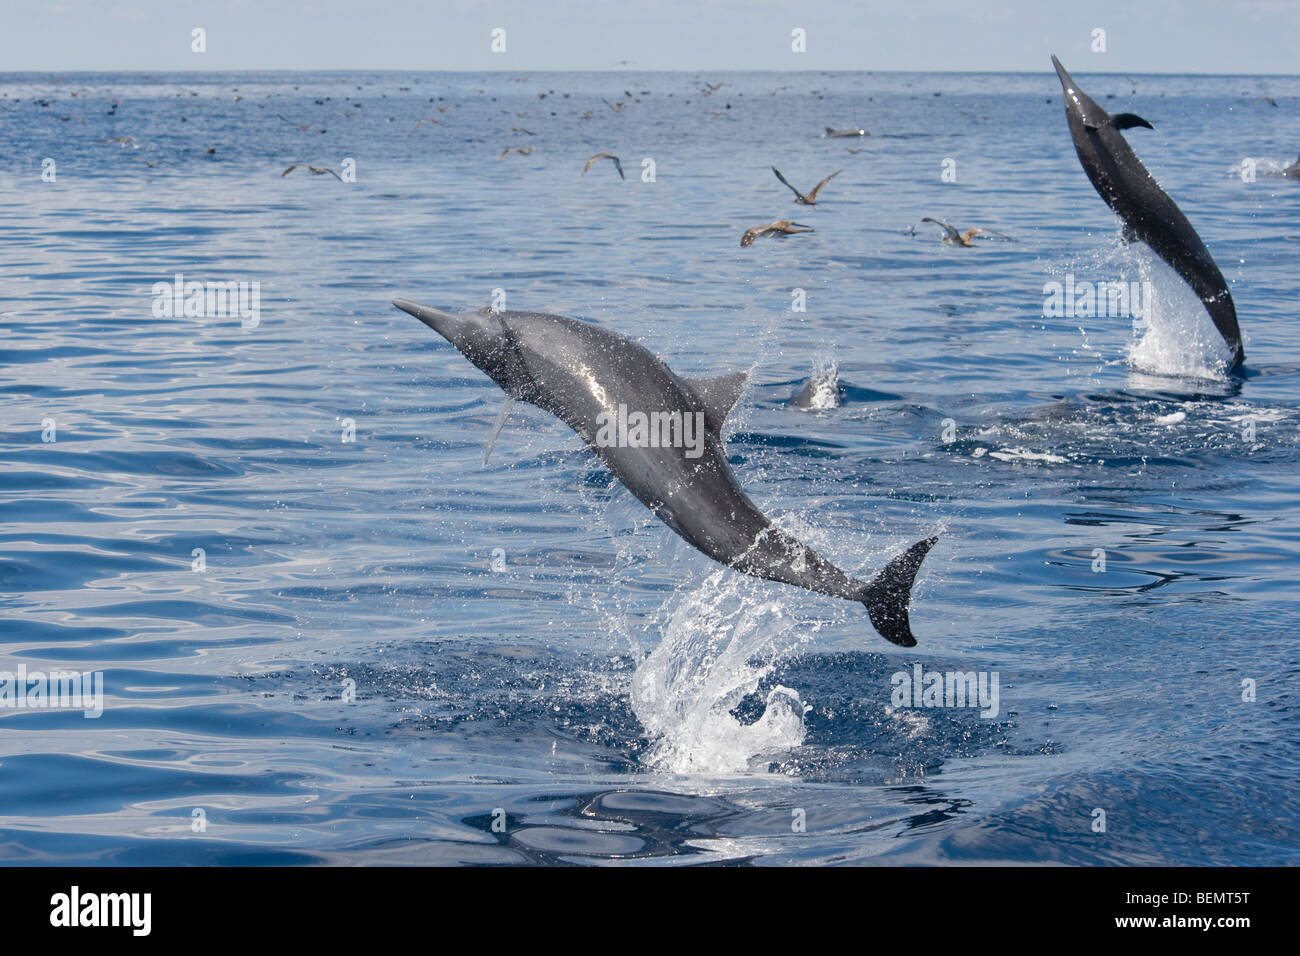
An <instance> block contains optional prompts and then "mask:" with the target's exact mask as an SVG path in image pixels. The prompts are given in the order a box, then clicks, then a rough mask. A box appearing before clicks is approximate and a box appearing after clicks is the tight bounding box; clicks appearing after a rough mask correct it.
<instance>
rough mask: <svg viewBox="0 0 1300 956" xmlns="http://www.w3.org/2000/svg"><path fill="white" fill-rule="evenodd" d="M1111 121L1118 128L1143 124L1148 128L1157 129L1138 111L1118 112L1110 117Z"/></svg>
mask: <svg viewBox="0 0 1300 956" xmlns="http://www.w3.org/2000/svg"><path fill="white" fill-rule="evenodd" d="M1110 121H1111V123H1113V124H1114V125H1115V128H1116V129H1132V128H1133V127H1134V126H1142V127H1145V128H1146V129H1155V127H1154V126H1152V125H1151V124H1150V123H1148V122H1147V121H1146V120H1144V119H1143V118H1142V117H1140V116H1138V115H1137V114H1136V113H1116V114H1115V115H1114V116H1112V117H1111V118H1110Z"/></svg>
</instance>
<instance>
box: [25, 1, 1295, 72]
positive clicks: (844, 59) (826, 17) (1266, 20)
mask: <svg viewBox="0 0 1300 956" xmlns="http://www.w3.org/2000/svg"><path fill="white" fill-rule="evenodd" d="M196 29H201V30H203V31H204V38H205V41H206V50H205V51H204V52H201V53H200V52H195V51H194V50H193V49H192V46H193V39H192V36H193V31H194V30H196ZM496 29H500V30H504V31H505V33H504V47H505V49H504V51H503V52H494V51H493V49H492V44H493V36H492V33H493V31H494V30H496ZM796 29H798V30H803V31H804V33H805V36H806V41H805V47H806V49H805V50H804V52H795V51H794V50H792V48H791V47H792V43H793V40H792V31H794V30H796ZM1096 30H1104V31H1105V34H1104V41H1105V49H1104V51H1101V50H1094V49H1093V48H1094V46H1095V45H1097V43H1096V41H1095V40H1094V31H1096ZM1297 40H1300V0H1088V2H1081V3H1069V2H1064V0H1037V2H1034V0H1014V2H997V0H889V2H882V0H838V2H829V0H794V2H786V0H599V2H594V0H568V2H558V0H477V2H474V0H452V2H449V0H370V2H362V0H299V2H286V0H224V2H220V0H0V72H10V71H20V70H39V71H55V72H63V71H68V70H96V71H104V70H144V71H164V70H222V71H224V70H269V69H279V70H331V69H339V70H346V69H355V70H387V69H391V70H472V71H481V70H502V71H510V72H513V71H540V70H619V69H630V70H691V71H706V70H707V71H717V70H920V71H942V70H950V71H1022V72H1042V71H1043V70H1044V69H1045V65H1046V64H1047V60H1048V54H1049V53H1056V54H1058V55H1059V56H1061V58H1062V59H1063V60H1065V62H1067V63H1070V64H1071V65H1072V67H1073V68H1074V69H1075V70H1076V72H1087V73H1111V72H1113V73H1129V74H1131V73H1247V74H1295V73H1296V72H1297V69H1298V66H1300V56H1297V53H1296V41H1297ZM498 45H500V43H498ZM1076 64H1078V65H1077V66H1076ZM1085 64H1086V65H1085Z"/></svg>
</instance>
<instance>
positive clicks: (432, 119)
mask: <svg viewBox="0 0 1300 956" xmlns="http://www.w3.org/2000/svg"><path fill="white" fill-rule="evenodd" d="M529 79H530V77H529V76H522V77H519V78H517V80H516V81H517V82H520V83H524V82H527V81H528V80H529ZM725 85H726V84H725V83H708V82H704V83H703V86H702V87H700V88H699V90H698V94H697V95H698V96H700V97H701V98H704V97H710V96H712V95H714V94H715V93H717V92H718V91H719V90H720V89H722V87H724V86H725ZM788 88H789V87H777V88H775V89H773V90H772V91H771V95H773V96H775V95H777V94H778V93H780V92H781V91H782V90H784V89H788ZM357 89H358V90H360V89H361V87H360V86H358V87H357ZM410 89H411V87H407V86H403V87H399V90H401V91H403V92H406V91H409V90H410ZM234 92H235V96H234V98H235V99H236V100H239V99H242V98H243V96H242V95H240V94H239V93H238V88H234ZM479 92H480V93H481V92H483V91H479ZM554 92H555V91H554V90H551V91H546V92H538V93H537V97H538V99H539V100H544V99H545V98H546V97H547V96H548V95H550V94H554ZM813 92H814V94H816V93H817V91H813ZM1135 92H1136V91H1135ZM177 95H180V94H177ZM198 95H199V94H198V93H197V92H194V91H190V92H189V96H198ZM561 95H562V96H563V97H565V98H567V97H568V94H567V93H563V94H561ZM669 95H670V96H671V95H672V94H669ZM738 95H742V94H738ZM70 96H71V97H73V98H75V97H77V96H78V92H77V91H73V92H71V93H70ZM624 96H625V97H626V98H625V99H617V100H615V101H613V102H611V101H610V100H609V99H602V100H601V102H602V103H604V104H605V105H606V106H607V107H608V108H609V109H610V110H611V111H612V112H614V113H621V112H623V111H624V110H625V109H626V108H627V107H628V106H629V105H630V104H632V103H633V102H640V101H639V100H638V99H637V98H636V97H635V96H634V94H633V93H632V91H631V90H627V91H625V92H624ZM330 99H331V97H329V96H326V97H324V98H318V99H316V101H315V102H316V104H317V105H318V106H324V105H326V104H327V101H329V100H330ZM348 99H349V100H350V99H351V97H348ZM438 99H441V97H439V98H438ZM494 99H495V98H494ZM1256 99H1263V100H1267V101H1269V102H1270V103H1271V105H1273V106H1276V105H1277V103H1276V102H1275V101H1271V100H1269V98H1268V97H1257V98H1256ZM10 102H21V101H20V100H11V101H10ZM35 102H36V103H37V104H38V105H40V106H50V105H52V102H53V101H52V100H49V99H37V100H35ZM430 102H431V103H433V102H434V101H433V98H430ZM688 102H689V100H688ZM258 106H259V107H261V108H265V105H264V104H258ZM351 106H352V107H354V108H356V109H360V108H361V107H362V103H360V102H352V103H351ZM118 107H119V101H118V100H114V101H113V102H112V104H111V106H110V107H109V111H108V115H110V116H115V115H116V114H117V110H118ZM459 108H460V104H459V103H449V104H442V105H438V104H436V103H435V104H434V106H433V107H432V109H433V110H436V112H437V113H438V114H439V115H438V116H432V115H431V116H426V117H423V118H421V119H419V120H418V121H417V122H416V123H415V128H416V129H419V128H420V127H421V126H424V125H426V124H437V123H439V122H440V121H441V120H442V119H443V118H444V117H445V114H447V113H448V112H450V111H452V110H456V109H459ZM726 108H727V109H730V108H731V104H730V103H727V104H726ZM713 112H714V113H715V114H718V115H722V114H723V112H724V111H722V110H714V111H713ZM337 115H340V116H343V117H345V118H346V117H350V116H352V115H354V114H353V113H351V112H346V113H342V114H337ZM514 115H515V116H516V117H517V118H524V117H526V116H527V115H528V113H527V112H516V113H515V114H514ZM551 115H556V114H555V113H554V112H552V114H551ZM274 116H275V117H276V118H277V119H279V120H280V121H281V122H283V123H285V124H287V125H290V126H293V127H294V128H295V129H297V130H298V131H299V132H302V133H313V132H314V133H321V134H323V133H326V132H327V128H326V127H325V126H324V125H323V124H318V123H302V122H298V121H296V120H293V119H290V118H289V117H287V116H285V115H284V114H283V113H279V112H277V113H275V114H274ZM591 117H592V113H591V111H590V110H588V111H586V112H584V113H582V114H581V118H583V119H589V118H591ZM59 118H60V119H62V120H65V121H68V120H71V119H78V120H79V121H80V122H81V123H83V124H84V123H85V119H84V117H76V116H61V117H59ZM185 119H186V117H184V116H182V117H181V120H182V121H184V120H185ZM393 120H394V118H393V117H389V122H393ZM510 129H511V132H512V133H521V134H524V135H528V136H535V135H536V134H535V133H534V132H533V131H531V130H529V129H526V128H524V127H522V126H512V127H511V128H510ZM821 135H822V138H825V139H858V140H861V139H865V138H866V137H867V136H869V135H870V133H868V132H867V130H866V129H864V128H862V127H858V126H851V127H847V128H836V127H833V126H826V127H825V128H824V132H823V133H822V134H821ZM101 142H103V143H106V144H116V145H118V146H121V147H122V148H124V149H125V148H131V149H139V148H140V146H141V144H140V143H139V142H137V141H136V139H135V138H134V137H132V136H115V137H109V138H106V139H104V140H102V141H101ZM534 150H535V147H533V146H516V145H507V146H505V148H503V149H502V150H501V153H500V158H501V159H505V158H506V157H507V156H509V155H510V154H512V153H514V154H517V155H520V156H530V155H532V153H533V152H534ZM206 152H207V154H208V155H213V154H215V153H216V147H215V146H213V147H210V148H208V149H207V150H206ZM849 152H850V153H857V152H861V147H858V148H850V150H849ZM601 160H608V161H609V163H610V164H611V165H612V166H613V168H614V170H615V171H616V172H617V173H618V176H619V178H620V179H623V180H626V179H627V176H626V173H625V170H624V168H623V163H622V160H621V159H620V158H619V157H618V156H617V155H616V154H614V153H612V152H608V151H601V152H598V153H595V154H593V155H592V156H591V157H590V158H588V159H587V161H586V163H585V164H584V165H583V167H582V175H584V176H585V175H586V174H587V173H588V172H590V171H591V169H592V168H593V167H594V166H595V165H596V164H597V163H599V162H600V161H601ZM145 165H146V166H150V167H152V166H154V165H155V162H153V161H148V160H146V161H145ZM299 169H304V170H306V171H307V173H308V174H309V175H310V176H333V177H334V178H335V179H337V180H339V181H340V182H344V181H345V180H344V178H343V176H342V175H340V174H339V172H338V171H337V170H335V169H333V168H331V167H330V166H327V165H318V164H315V163H310V162H304V161H299V162H294V163H291V164H290V165H289V166H288V167H286V168H285V169H284V170H283V172H281V174H280V175H281V177H285V176H288V175H289V174H290V173H292V172H294V171H295V170H299ZM771 169H772V172H773V174H774V175H775V176H776V178H777V180H778V181H780V182H781V184H782V185H784V186H785V187H786V188H787V189H789V190H790V191H791V192H792V193H793V194H794V201H795V203H796V204H798V205H801V206H815V205H817V203H818V201H819V196H820V194H821V192H822V190H823V189H824V188H825V187H826V186H827V185H828V184H829V183H830V182H831V181H832V180H833V179H835V177H837V176H839V175H840V174H841V173H842V172H843V171H844V170H843V169H837V170H835V171H834V172H832V173H831V174H830V175H828V176H826V177H825V178H824V179H822V180H821V181H820V182H818V183H817V184H816V185H815V186H813V187H812V189H810V190H808V191H807V192H803V191H801V190H799V189H798V188H797V187H795V186H794V185H793V184H792V183H791V182H790V181H789V180H788V179H786V177H785V176H784V175H783V174H782V173H781V171H780V170H779V169H777V168H776V167H775V166H772V167H771ZM1278 175H1281V176H1283V177H1286V178H1290V179H1295V180H1300V158H1297V160H1296V162H1295V163H1294V164H1293V165H1291V166H1288V167H1286V168H1284V169H1282V170H1281V171H1280V172H1279V173H1278ZM920 222H921V223H929V224H932V225H935V226H937V227H938V228H939V229H940V230H941V234H940V236H939V240H940V241H941V242H942V243H944V244H946V245H950V246H954V247H971V246H974V245H975V244H976V242H975V240H976V239H979V238H988V239H1002V240H1008V241H1011V237H1010V236H1007V235H1005V234H1003V233H1000V232H996V231H994V230H991V229H985V228H982V227H973V228H966V229H961V228H958V227H957V226H954V225H952V224H950V223H948V222H945V221H944V220H942V219H938V218H934V217H931V216H926V217H924V218H922V219H921V221H920ZM918 225H919V224H918ZM814 231H815V230H814V229H813V227H812V226H809V225H806V224H804V223H800V222H796V221H795V220H793V219H788V218H784V217H781V218H776V219H774V220H773V221H771V222H768V223H764V224H761V225H757V226H753V227H750V228H748V229H746V230H745V231H744V232H743V234H742V235H741V238H740V245H741V247H742V248H743V247H748V246H751V245H753V244H754V242H755V241H756V240H758V239H760V238H765V237H777V236H790V235H799V234H803V233H810V232H814ZM916 233H917V226H915V225H914V226H912V227H911V229H910V234H911V235H916Z"/></svg>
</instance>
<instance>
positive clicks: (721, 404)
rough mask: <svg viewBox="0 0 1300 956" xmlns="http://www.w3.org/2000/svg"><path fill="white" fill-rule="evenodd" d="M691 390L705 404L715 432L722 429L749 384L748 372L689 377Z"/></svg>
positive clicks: (709, 420)
mask: <svg viewBox="0 0 1300 956" xmlns="http://www.w3.org/2000/svg"><path fill="white" fill-rule="evenodd" d="M686 381H687V384H688V385H690V387H691V391H692V392H694V393H695V395H696V397H697V398H699V400H700V404H701V405H703V406H704V417H705V419H706V421H707V422H708V424H709V427H710V428H712V429H713V430H714V431H715V432H720V431H722V423H723V422H725V421H726V420H727V416H728V415H729V414H731V410H732V409H733V408H735V407H736V402H738V401H740V396H741V395H742V394H744V391H745V386H746V385H748V384H749V373H748V372H732V373H731V374H730V375H715V376H714V377H713V378H691V379H687V380H686Z"/></svg>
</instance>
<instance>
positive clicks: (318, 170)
mask: <svg viewBox="0 0 1300 956" xmlns="http://www.w3.org/2000/svg"><path fill="white" fill-rule="evenodd" d="M299 167H301V168H303V169H305V170H307V172H309V173H311V174H312V175H313V176H324V175H325V174H326V173H329V174H330V175H331V176H333V177H334V178H335V179H337V180H338V181H339V182H343V177H342V176H340V175H339V174H338V173H336V172H334V170H332V169H330V168H329V167H328V166H312V165H309V164H308V163H294V164H293V165H292V166H290V167H289V168H288V169H286V170H285V171H284V172H282V173H281V174H280V178H281V179H283V178H284V177H285V176H288V175H289V174H290V173H291V172H293V171H294V170H295V169H298V168H299Z"/></svg>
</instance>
